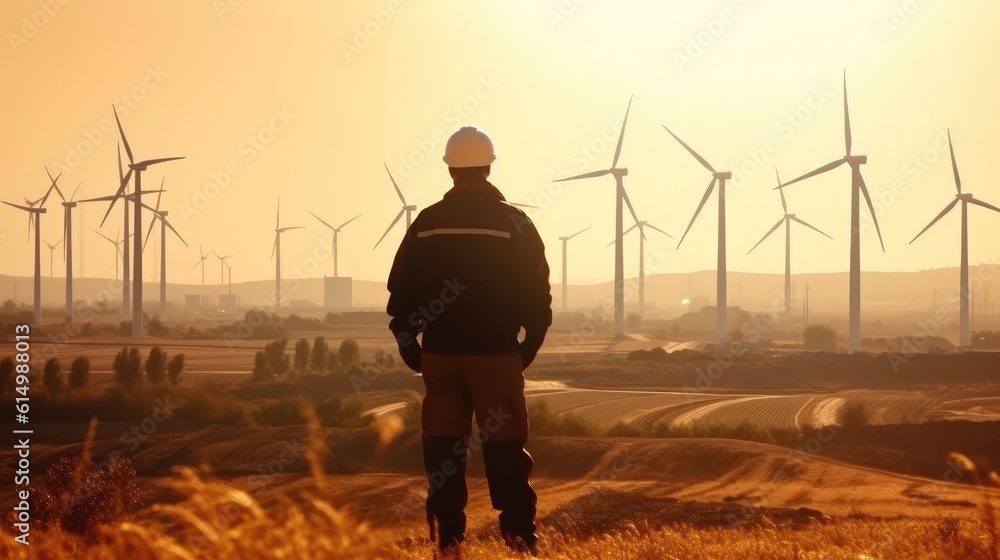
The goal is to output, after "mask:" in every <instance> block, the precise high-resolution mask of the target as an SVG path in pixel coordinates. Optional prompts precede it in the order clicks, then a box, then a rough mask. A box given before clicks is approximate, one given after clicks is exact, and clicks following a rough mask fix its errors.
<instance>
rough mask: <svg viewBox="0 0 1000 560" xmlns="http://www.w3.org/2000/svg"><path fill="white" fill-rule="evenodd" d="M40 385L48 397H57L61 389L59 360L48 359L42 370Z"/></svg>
mask: <svg viewBox="0 0 1000 560" xmlns="http://www.w3.org/2000/svg"><path fill="white" fill-rule="evenodd" d="M42 385H44V386H45V390H46V391H48V392H49V394H50V395H58V394H59V393H60V392H62V389H63V376H62V364H60V363H59V358H49V359H48V360H46V361H45V366H44V368H43V369H42Z"/></svg>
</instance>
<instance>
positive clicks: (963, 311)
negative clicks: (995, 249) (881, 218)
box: [910, 130, 1000, 347]
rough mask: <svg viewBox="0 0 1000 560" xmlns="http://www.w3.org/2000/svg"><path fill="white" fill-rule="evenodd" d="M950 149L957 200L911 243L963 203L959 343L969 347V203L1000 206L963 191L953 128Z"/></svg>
mask: <svg viewBox="0 0 1000 560" xmlns="http://www.w3.org/2000/svg"><path fill="white" fill-rule="evenodd" d="M948 150H949V151H950V152H951V169H952V171H953V172H954V174H955V189H956V191H957V192H956V194H955V200H952V201H951V202H950V203H948V205H947V206H945V207H944V210H942V211H941V213H940V214H938V215H937V217H935V218H934V219H933V220H931V223H929V224H927V227H925V228H924V229H922V230H920V233H918V234H917V236H916V237H914V238H913V239H912V240H910V243H913V242H914V241H916V240H917V237H920V236H921V235H923V234H924V232H925V231H927V230H928V229H930V228H931V226H933V225H934V224H936V223H937V222H938V220H940V219H941V218H943V217H945V215H946V214H948V212H951V211H952V209H954V208H955V206H956V205H958V203H959V202H961V203H962V256H961V259H962V260H961V271H960V273H959V284H960V288H959V294H960V295H959V322H960V325H959V335H958V336H959V340H958V345H959V346H965V347H968V346H969V345H970V344H971V343H972V338H971V336H970V332H971V330H972V328H971V325H970V321H969V204H970V203H971V204H975V205H976V206H982V207H983V208H988V209H990V210H993V211H995V212H1000V208H997V207H996V206H993V205H992V204H988V203H986V202H983V201H982V200H979V199H977V198H975V197H974V196H972V193H963V192H962V178H961V176H960V175H959V174H958V162H957V161H956V160H955V148H954V146H953V145H952V143H951V130H949V131H948Z"/></svg>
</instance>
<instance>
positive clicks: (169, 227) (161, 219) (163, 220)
mask: <svg viewBox="0 0 1000 560" xmlns="http://www.w3.org/2000/svg"><path fill="white" fill-rule="evenodd" d="M157 218H158V219H159V220H160V221H162V222H163V225H165V226H167V229H169V230H170V231H172V232H174V235H176V236H177V239H180V240H181V243H183V244H184V246H185V247H187V246H188V244H187V241H184V238H183V237H181V234H180V233H179V232H178V231H177V230H176V229H174V226H172V225H171V224H170V222H169V221H168V220H167V219H166V218H164V217H163V216H157ZM163 242H164V241H163V240H161V241H160V243H163Z"/></svg>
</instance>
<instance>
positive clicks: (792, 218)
mask: <svg viewBox="0 0 1000 560" xmlns="http://www.w3.org/2000/svg"><path fill="white" fill-rule="evenodd" d="M774 175H775V177H777V179H778V184H779V185H780V184H781V177H778V170H777V169H775V170H774ZM778 194H780V195H781V209H782V211H783V212H784V215H783V216H782V217H781V219H780V220H778V223H776V224H774V227H772V228H771V229H770V230H769V231H768V232H767V233H765V234H764V237H762V238H761V240H760V241H758V242H757V245H754V246H753V247H752V248H751V249H750V250H749V251H747V254H748V255H749V254H750V253H752V252H753V250H754V249H756V248H757V246H758V245H760V244H761V243H763V242H764V240H765V239H767V238H768V237H770V235H771V234H772V233H774V232H775V231H777V230H778V228H779V227H781V226H782V224H784V226H785V314H784V316H783V317H782V318H781V319H782V322H784V321H789V322H790V321H791V317H792V252H791V251H792V250H791V247H792V222H798V223H799V224H802V225H804V226H806V227H807V228H809V229H812V230H814V231H817V232H819V233H820V234H822V235H823V236H825V237H826V238H828V239H830V240H833V238H832V237H830V236H829V235H827V234H825V233H823V232H822V231H820V230H819V229H818V228H816V227H815V226H813V225H811V224H807V223H806V222H805V221H803V220H801V219H799V218H798V217H797V216H796V215H795V214H789V213H788V205H787V204H786V203H785V191H784V190H781V189H778ZM787 327H788V325H787V324H786V328H787Z"/></svg>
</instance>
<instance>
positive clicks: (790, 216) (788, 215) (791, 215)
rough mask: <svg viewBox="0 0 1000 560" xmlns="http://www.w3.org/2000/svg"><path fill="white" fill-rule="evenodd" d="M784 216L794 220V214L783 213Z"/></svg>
mask: <svg viewBox="0 0 1000 560" xmlns="http://www.w3.org/2000/svg"><path fill="white" fill-rule="evenodd" d="M785 217H786V218H788V219H789V220H794V219H795V214H785Z"/></svg>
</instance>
